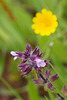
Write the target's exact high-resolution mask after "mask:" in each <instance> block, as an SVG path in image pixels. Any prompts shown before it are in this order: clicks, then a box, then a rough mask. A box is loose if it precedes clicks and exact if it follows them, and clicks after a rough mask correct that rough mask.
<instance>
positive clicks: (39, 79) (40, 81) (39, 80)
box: [33, 78, 43, 84]
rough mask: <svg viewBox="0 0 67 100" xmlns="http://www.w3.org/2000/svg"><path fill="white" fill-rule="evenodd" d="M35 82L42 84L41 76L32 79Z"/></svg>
mask: <svg viewBox="0 0 67 100" xmlns="http://www.w3.org/2000/svg"><path fill="white" fill-rule="evenodd" d="M33 81H34V83H35V84H43V80H42V79H41V78H38V80H36V79H33Z"/></svg>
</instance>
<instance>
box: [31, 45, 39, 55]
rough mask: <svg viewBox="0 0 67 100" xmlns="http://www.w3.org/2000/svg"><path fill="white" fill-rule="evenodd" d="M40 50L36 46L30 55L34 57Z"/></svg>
mask: <svg viewBox="0 0 67 100" xmlns="http://www.w3.org/2000/svg"><path fill="white" fill-rule="evenodd" d="M39 51H40V49H39V48H38V46H37V47H36V48H35V49H34V51H33V53H32V55H35V54H37V53H39Z"/></svg>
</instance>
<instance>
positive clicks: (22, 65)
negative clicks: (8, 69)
mask: <svg viewBox="0 0 67 100" xmlns="http://www.w3.org/2000/svg"><path fill="white" fill-rule="evenodd" d="M27 65H28V64H20V65H19V66H18V67H25V66H27Z"/></svg>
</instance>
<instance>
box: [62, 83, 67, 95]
mask: <svg viewBox="0 0 67 100" xmlns="http://www.w3.org/2000/svg"><path fill="white" fill-rule="evenodd" d="M61 92H62V93H63V94H64V95H65V96H67V88H66V86H65V85H64V86H63V89H62V90H61Z"/></svg>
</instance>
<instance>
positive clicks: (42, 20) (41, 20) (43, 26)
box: [32, 9, 58, 36]
mask: <svg viewBox="0 0 67 100" xmlns="http://www.w3.org/2000/svg"><path fill="white" fill-rule="evenodd" d="M33 22H34V24H33V25H32V29H34V32H35V33H36V34H40V35H41V36H45V35H46V36H48V35H50V34H52V33H54V32H55V31H56V27H57V26H58V22H57V17H56V15H53V14H52V12H51V11H47V10H46V9H42V10H41V13H36V17H34V18H33Z"/></svg>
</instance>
